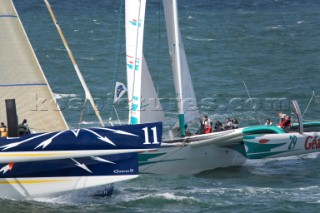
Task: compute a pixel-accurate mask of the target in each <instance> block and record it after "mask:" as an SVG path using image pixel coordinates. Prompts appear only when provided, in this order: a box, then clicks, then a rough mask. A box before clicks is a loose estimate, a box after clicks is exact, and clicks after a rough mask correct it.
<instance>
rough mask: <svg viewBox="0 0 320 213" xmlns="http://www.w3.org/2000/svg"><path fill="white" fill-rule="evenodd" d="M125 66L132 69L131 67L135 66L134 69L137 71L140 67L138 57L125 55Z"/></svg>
mask: <svg viewBox="0 0 320 213" xmlns="http://www.w3.org/2000/svg"><path fill="white" fill-rule="evenodd" d="M134 62H136V63H134ZM127 66H128V68H129V69H133V67H134V66H135V71H138V70H139V67H140V59H139V58H136V59H134V57H133V56H129V55H127Z"/></svg>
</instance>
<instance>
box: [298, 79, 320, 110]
mask: <svg viewBox="0 0 320 213" xmlns="http://www.w3.org/2000/svg"><path fill="white" fill-rule="evenodd" d="M309 85H310V88H311V90H312V95H311V98H310V101H309V103H308V105H307V107H306V109H305V110H304V111H303V114H302V116H304V114H305V113H306V112H307V110H308V109H309V106H310V104H311V102H312V100H313V98H314V99H315V100H316V102H317V104H318V106H319V108H320V104H319V101H318V98H317V95H316V92H315V91H314V89H313V87H312V85H311V83H310V81H309Z"/></svg>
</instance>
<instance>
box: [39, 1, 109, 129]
mask: <svg viewBox="0 0 320 213" xmlns="http://www.w3.org/2000/svg"><path fill="white" fill-rule="evenodd" d="M44 2H45V4H46V5H47V8H48V10H49V13H50V15H51V18H52V20H53V22H54V24H55V26H56V28H57V30H58V33H59V35H60V37H61V40H62V42H63V44H64V46H65V48H66V50H67V52H68V55H69V57H70V59H71V62H72V64H73V66H74V69H75V70H76V73H77V75H78V78H79V80H80V82H81V85H82V87H83V89H84V91H85V95H86V101H85V103H84V105H86V103H87V101H88V100H89V101H90V103H91V105H92V108H93V110H94V112H95V113H96V116H97V117H98V119H99V121H100V123H101V126H104V122H103V120H102V118H101V116H100V113H99V110H98V108H97V106H96V105H95V103H94V101H93V98H92V95H91V93H90V91H89V88H88V86H87V84H86V82H85V81H84V78H83V76H82V74H81V72H80V69H79V67H78V65H77V63H76V60H75V59H74V57H73V54H72V52H71V49H70V48H69V45H68V43H67V40H66V38H65V37H64V35H63V32H62V30H61V28H60V26H59V24H58V21H57V19H56V17H55V15H54V13H53V11H52V9H51V5H50V4H49V2H48V1H47V0H44ZM83 110H84V108H83ZM83 110H82V112H81V116H80V122H79V123H81V119H82V114H83ZM79 125H80V124H79Z"/></svg>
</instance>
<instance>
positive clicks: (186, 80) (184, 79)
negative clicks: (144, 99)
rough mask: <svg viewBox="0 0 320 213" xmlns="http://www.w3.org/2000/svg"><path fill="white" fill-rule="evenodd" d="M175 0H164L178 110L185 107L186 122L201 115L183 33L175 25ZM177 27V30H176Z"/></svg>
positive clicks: (183, 111)
mask: <svg viewBox="0 0 320 213" xmlns="http://www.w3.org/2000/svg"><path fill="white" fill-rule="evenodd" d="M173 1H175V0H163V7H164V13H165V20H166V28H167V35H168V45H169V53H170V59H171V63H172V64H171V65H172V71H173V79H174V83H175V90H176V93H177V99H178V111H180V110H181V108H182V109H183V110H182V113H184V121H185V123H188V122H190V121H193V120H194V119H196V118H199V117H200V115H199V110H198V107H197V99H196V96H195V93H194V89H193V85H192V80H191V76H190V71H189V66H188V61H187V56H186V53H185V50H184V45H183V41H182V37H181V33H180V30H179V29H178V26H175V22H174V21H173V20H174V16H175V15H177V10H175V9H174V8H173ZM175 27H176V29H177V30H175ZM175 31H176V32H178V36H177V38H178V39H177V40H178V41H177V43H178V47H179V50H180V51H179V52H180V54H179V55H178V57H179V58H178V57H177V51H176V45H177V44H176V42H175V40H176V39H175ZM178 62H180V66H179V67H180V68H178V66H177V63H178ZM179 69H180V70H179ZM179 75H180V76H181V84H179ZM181 101H182V103H181V104H180V103H179V102H181ZM179 113H180V112H179Z"/></svg>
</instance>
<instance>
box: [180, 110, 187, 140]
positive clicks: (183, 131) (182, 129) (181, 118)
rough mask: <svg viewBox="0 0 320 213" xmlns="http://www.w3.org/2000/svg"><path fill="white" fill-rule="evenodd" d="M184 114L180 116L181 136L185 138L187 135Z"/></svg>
mask: <svg viewBox="0 0 320 213" xmlns="http://www.w3.org/2000/svg"><path fill="white" fill-rule="evenodd" d="M184 125H185V123H184V114H179V126H180V136H181V137H184V136H185V135H186V133H185V129H184Z"/></svg>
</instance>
